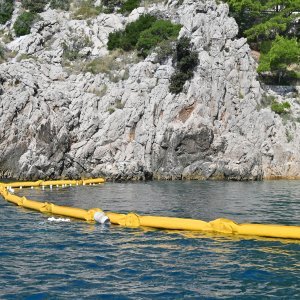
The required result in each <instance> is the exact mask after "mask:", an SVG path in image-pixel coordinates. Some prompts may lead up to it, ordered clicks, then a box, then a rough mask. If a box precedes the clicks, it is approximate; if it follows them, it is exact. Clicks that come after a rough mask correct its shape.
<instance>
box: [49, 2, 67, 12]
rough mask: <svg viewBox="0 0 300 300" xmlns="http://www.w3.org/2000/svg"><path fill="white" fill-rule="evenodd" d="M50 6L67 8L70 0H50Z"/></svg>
mask: <svg viewBox="0 0 300 300" xmlns="http://www.w3.org/2000/svg"><path fill="white" fill-rule="evenodd" d="M50 7H51V8H52V9H61V10H69V9H70V0H51V2H50Z"/></svg>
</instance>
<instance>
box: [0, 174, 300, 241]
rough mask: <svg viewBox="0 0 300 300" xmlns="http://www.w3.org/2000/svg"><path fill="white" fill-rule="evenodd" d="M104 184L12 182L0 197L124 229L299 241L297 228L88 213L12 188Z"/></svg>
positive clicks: (1, 186) (89, 181)
mask: <svg viewBox="0 0 300 300" xmlns="http://www.w3.org/2000/svg"><path fill="white" fill-rule="evenodd" d="M104 182H105V179H103V178H95V179H84V180H53V181H42V180H39V181H32V182H11V183H0V195H1V196H2V197H3V198H4V199H5V200H7V201H9V202H12V203H14V204H16V205H18V206H22V207H25V208H29V209H32V210H36V211H40V212H42V213H49V214H54V215H61V216H67V217H71V218H76V219H81V220H85V221H90V222H98V223H102V224H103V223H106V222H108V221H110V223H112V224H117V225H120V226H125V227H131V228H135V227H140V226H141V227H151V228H159V229H168V230H189V231H202V232H209V233H221V234H233V235H246V236H260V237H272V238H286V239H298V240H300V226H284V225H265V224H237V223H235V222H234V221H231V220H228V219H222V218H221V219H216V220H214V221H210V222H205V221H201V220H193V219H184V218H173V217H159V216H139V215H137V214H135V213H129V214H119V213H114V212H106V213H104V212H103V211H102V210H101V209H100V208H92V209H89V210H85V209H81V208H74V207H67V206H60V205H56V204H53V203H48V202H40V201H37V200H29V199H27V198H26V197H19V196H17V195H15V194H14V188H19V189H21V188H23V187H27V188H34V187H40V188H45V187H50V189H51V188H53V187H58V186H62V187H64V186H77V185H95V184H102V183H104Z"/></svg>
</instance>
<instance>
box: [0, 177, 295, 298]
mask: <svg viewBox="0 0 300 300" xmlns="http://www.w3.org/2000/svg"><path fill="white" fill-rule="evenodd" d="M18 194H21V195H25V196H26V197H28V198H31V199H38V200H42V201H50V202H54V203H56V204H59V205H69V206H75V207H82V208H92V207H100V208H102V209H103V210H107V211H116V212H130V211H134V212H137V213H139V214H143V215H160V216H176V217H185V218H196V219H202V220H205V221H209V220H213V219H216V218H220V217H223V218H229V219H232V220H235V221H237V222H259V223H266V224H269V223H274V224H286V225H300V182H299V181H266V182H180V181H179V182H147V183H106V184H104V185H101V186H84V187H71V188H64V189H61V188H60V189H56V188H55V189H53V190H51V191H50V190H49V189H47V190H45V191H42V190H30V189H22V190H21V191H18ZM48 218H49V216H47V215H43V214H40V213H37V212H33V211H30V210H26V209H23V208H20V207H16V206H14V205H12V204H10V203H7V202H5V201H4V200H3V199H0V228H1V230H0V299H300V241H298V242H297V241H291V240H276V239H266V238H257V239H254V238H242V237H237V236H234V237H233V236H225V235H205V234H201V233H197V234H195V233H193V234H191V233H185V232H170V231H164V230H145V229H130V228H122V227H119V226H113V225H111V226H101V225H93V224H89V223H86V222H81V221H76V220H71V221H70V222H60V223H59V222H53V221H49V220H48Z"/></svg>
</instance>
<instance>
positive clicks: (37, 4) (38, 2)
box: [22, 0, 48, 13]
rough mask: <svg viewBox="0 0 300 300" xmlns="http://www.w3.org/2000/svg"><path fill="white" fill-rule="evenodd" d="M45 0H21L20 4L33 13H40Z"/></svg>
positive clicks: (45, 2)
mask: <svg viewBox="0 0 300 300" xmlns="http://www.w3.org/2000/svg"><path fill="white" fill-rule="evenodd" d="M47 3H48V1H47V0H23V1H22V6H23V7H24V8H25V9H28V10H30V11H31V12H33V13H40V12H42V11H43V10H44V8H45V5H46V4H47Z"/></svg>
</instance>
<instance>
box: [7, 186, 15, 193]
mask: <svg viewBox="0 0 300 300" xmlns="http://www.w3.org/2000/svg"><path fill="white" fill-rule="evenodd" d="M7 190H8V191H9V192H10V193H11V194H13V193H14V192H15V190H14V189H13V188H12V187H11V186H9V187H7Z"/></svg>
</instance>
